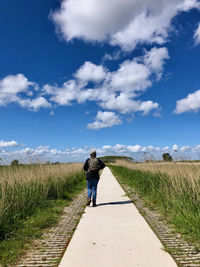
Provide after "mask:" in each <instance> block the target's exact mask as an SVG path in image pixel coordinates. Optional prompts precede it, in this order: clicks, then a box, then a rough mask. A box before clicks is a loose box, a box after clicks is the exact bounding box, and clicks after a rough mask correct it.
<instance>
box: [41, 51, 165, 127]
mask: <svg viewBox="0 0 200 267" xmlns="http://www.w3.org/2000/svg"><path fill="white" fill-rule="evenodd" d="M168 58H169V55H168V51H167V49H166V48H165V47H163V48H152V49H151V50H150V51H145V52H144V55H143V56H141V57H137V58H133V59H132V60H126V61H124V62H122V63H121V64H120V66H119V68H118V69H117V70H116V71H113V72H110V71H109V70H107V69H105V68H104V67H103V66H102V65H95V64H94V63H92V62H88V61H87V62H85V63H84V64H83V65H82V66H81V67H80V68H79V69H78V70H77V71H76V73H75V74H74V77H75V79H72V80H69V81H66V82H64V83H63V85H61V86H52V85H49V84H47V85H45V86H44V87H43V95H48V96H49V99H50V100H51V101H52V102H55V103H56V104H58V105H71V104H73V103H75V102H77V103H83V102H85V101H95V102H96V103H97V104H98V105H99V106H101V107H102V108H103V109H107V110H111V111H117V112H119V113H122V114H125V113H129V112H142V113H143V115H147V114H149V112H150V111H151V110H153V109H156V110H158V109H159V104H158V103H156V102H155V103H154V102H152V101H151V100H147V101H141V100H138V99H137V100H135V98H136V97H138V96H139V94H141V93H142V92H144V91H145V90H147V88H148V87H150V86H151V85H152V83H153V82H154V81H155V80H156V81H157V80H158V76H159V78H160V77H161V76H162V72H163V66H164V64H165V61H166V59H168ZM154 77H156V79H154ZM91 82H93V83H94V85H93V87H92V88H91V87H90V88H88V84H90V86H91ZM95 125H96V124H95Z"/></svg>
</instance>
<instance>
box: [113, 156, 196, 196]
mask: <svg viewBox="0 0 200 267" xmlns="http://www.w3.org/2000/svg"><path fill="white" fill-rule="evenodd" d="M115 165H120V166H124V167H126V168H130V169H133V170H140V171H149V172H151V173H155V174H162V173H163V174H167V175H168V176H169V177H171V179H172V182H173V183H176V184H177V186H178V188H177V189H179V186H183V185H184V184H185V183H187V184H189V185H190V186H191V187H192V188H193V189H194V190H196V189H198V186H197V185H198V184H199V182H200V163H195V162H194V163H191V162H141V163H140V162H138V163H135V162H129V161H126V160H117V161H116V163H115ZM199 197H200V196H199Z"/></svg>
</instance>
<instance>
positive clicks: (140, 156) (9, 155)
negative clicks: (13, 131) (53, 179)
mask: <svg viewBox="0 0 200 267" xmlns="http://www.w3.org/2000/svg"><path fill="white" fill-rule="evenodd" d="M175 148H176V149H175ZM92 149H95V150H96V151H97V156H98V157H100V156H109V155H116V156H117V155H118V156H129V157H132V158H134V159H135V160H138V161H144V160H146V159H152V158H153V159H156V160H162V154H163V153H165V152H166V151H167V152H169V153H170V155H172V157H173V159H175V160H182V159H183V158H184V155H185V156H186V157H187V159H188V158H190V159H199V157H200V145H197V146H182V147H180V148H178V146H177V145H174V146H172V147H169V146H166V147H163V148H162V147H156V146H152V145H150V146H141V145H138V144H136V145H123V144H116V145H113V146H111V145H104V146H102V147H79V148H75V147H72V148H66V149H64V150H59V149H56V148H50V147H49V146H39V147H36V148H29V147H26V148H24V149H21V150H15V151H5V150H0V158H1V159H2V162H3V163H4V161H5V163H6V164H7V163H8V162H9V161H10V162H11V161H12V160H13V159H19V160H20V162H24V163H30V162H31V163H32V162H46V161H47V160H50V161H52V162H53V161H61V162H67V161H71V162H73V161H85V159H86V158H88V157H89V153H90V151H91V150H92ZM174 150H175V151H174Z"/></svg>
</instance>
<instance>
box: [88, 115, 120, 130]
mask: <svg viewBox="0 0 200 267" xmlns="http://www.w3.org/2000/svg"><path fill="white" fill-rule="evenodd" d="M120 123H121V120H120V118H119V116H118V115H116V114H115V113H114V112H109V111H105V112H102V111H99V112H98V113H97V116H96V120H95V122H93V123H89V124H88V125H87V127H88V128H89V129H93V130H98V129H101V128H107V127H112V126H113V125H117V124H120Z"/></svg>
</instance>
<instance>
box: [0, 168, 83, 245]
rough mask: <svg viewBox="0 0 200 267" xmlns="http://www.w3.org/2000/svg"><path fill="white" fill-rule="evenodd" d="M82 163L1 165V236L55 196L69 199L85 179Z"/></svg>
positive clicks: (0, 238)
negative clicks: (75, 187) (74, 189)
mask: <svg viewBox="0 0 200 267" xmlns="http://www.w3.org/2000/svg"><path fill="white" fill-rule="evenodd" d="M81 169H82V164H59V165H51V164H30V165H22V166H2V167H1V168H0V240H3V239H5V238H7V237H9V235H10V234H12V232H13V231H15V230H16V229H17V228H18V227H20V221H21V220H23V219H24V218H26V217H27V216H31V215H32V214H34V212H35V211H36V210H37V209H39V208H43V207H44V208H45V206H48V205H49V201H50V200H53V199H67V198H68V197H69V194H68V193H69V192H70V191H71V190H72V188H73V186H74V185H76V184H77V183H79V182H80V181H82V180H83V177H84V175H83V172H82V171H81Z"/></svg>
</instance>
